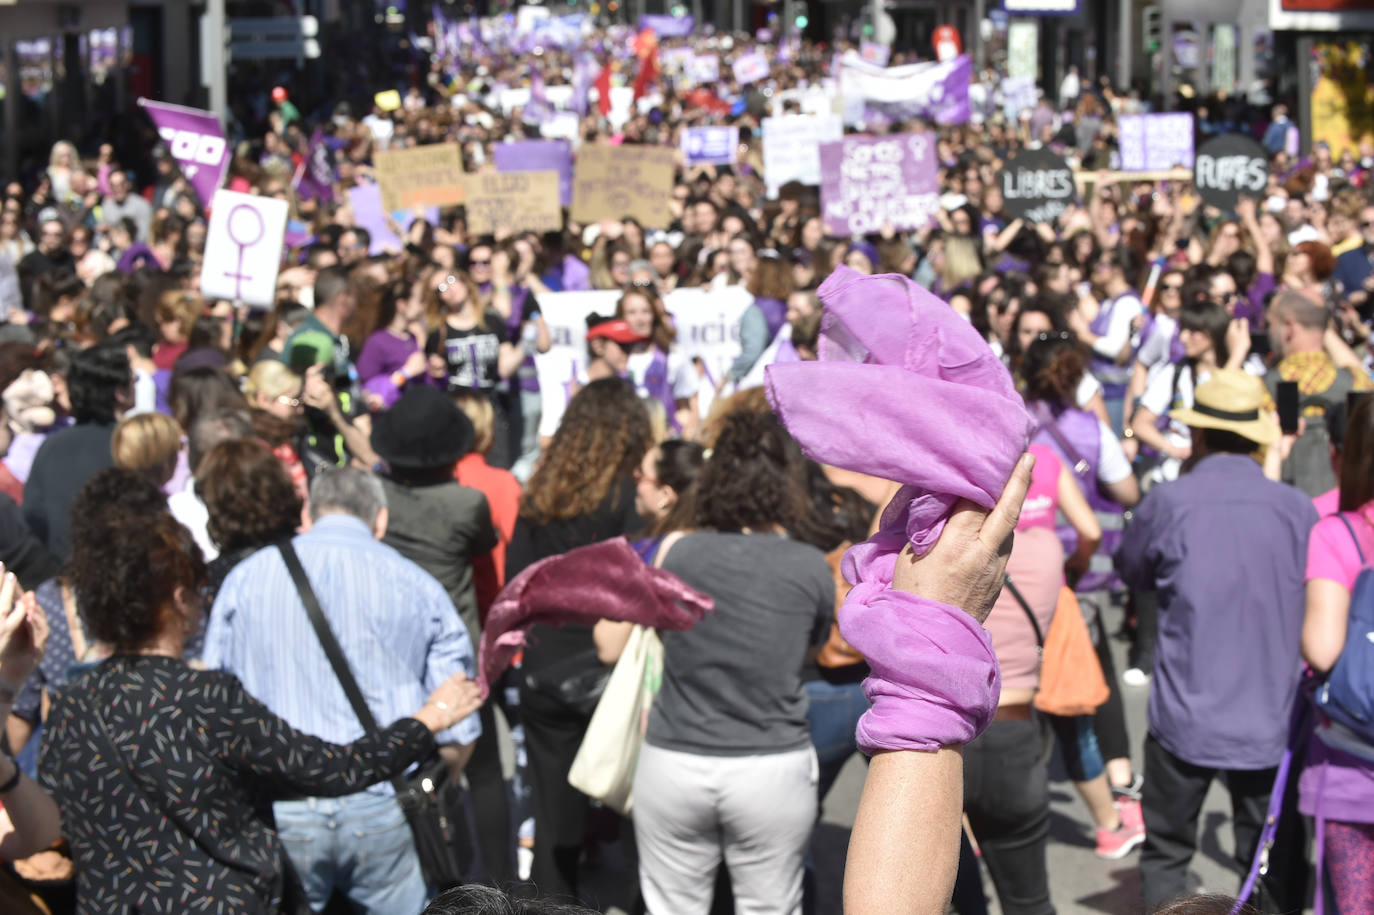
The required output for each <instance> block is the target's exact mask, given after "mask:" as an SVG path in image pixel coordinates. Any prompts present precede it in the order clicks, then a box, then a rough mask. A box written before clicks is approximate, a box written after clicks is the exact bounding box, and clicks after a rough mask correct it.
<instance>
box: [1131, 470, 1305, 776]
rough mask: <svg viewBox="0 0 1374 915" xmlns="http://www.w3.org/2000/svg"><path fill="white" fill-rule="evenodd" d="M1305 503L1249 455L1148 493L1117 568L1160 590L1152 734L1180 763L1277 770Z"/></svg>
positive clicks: (1298, 606)
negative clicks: (1265, 473) (1265, 474)
mask: <svg viewBox="0 0 1374 915" xmlns="http://www.w3.org/2000/svg"><path fill="white" fill-rule="evenodd" d="M1316 523H1317V510H1316V509H1315V508H1313V507H1312V500H1311V499H1309V498H1308V497H1307V496H1305V495H1303V493H1301V492H1300V491H1298V490H1297V489H1294V488H1293V487H1291V486H1288V485H1286V484H1283V483H1274V482H1271V481H1270V480H1267V479H1265V477H1264V473H1263V470H1262V469H1261V468H1260V465H1259V464H1258V463H1257V462H1256V461H1255V460H1254V459H1252V458H1250V457H1247V456H1245V455H1235V454H1214V455H1210V456H1208V457H1205V458H1203V459H1202V460H1201V461H1199V462H1198V464H1197V466H1196V467H1194V468H1193V470H1192V472H1191V473H1188V474H1186V475H1184V476H1182V477H1180V478H1179V479H1178V480H1176V481H1175V482H1172V483H1165V484H1163V485H1161V486H1157V487H1155V488H1154V489H1153V490H1151V491H1150V494H1149V495H1148V496H1147V497H1146V498H1145V501H1144V502H1142V503H1141V504H1140V507H1139V508H1138V509H1136V513H1135V520H1134V521H1133V522H1132V523H1131V525H1130V526H1128V527H1127V528H1126V533H1125V536H1124V537H1123V538H1122V541H1121V549H1119V550H1118V551H1117V553H1116V568H1117V571H1118V572H1120V573H1121V578H1122V579H1123V580H1124V581H1125V582H1126V584H1127V586H1128V587H1132V588H1136V589H1138V590H1141V591H1149V590H1157V591H1158V592H1159V642H1158V647H1157V648H1156V650H1155V671H1154V682H1153V688H1152V689H1151V691H1150V733H1151V734H1153V735H1154V737H1155V739H1156V740H1158V741H1159V742H1160V743H1161V744H1162V745H1163V746H1164V748H1165V749H1166V750H1168V751H1169V752H1170V753H1172V754H1174V755H1175V756H1177V757H1179V758H1180V759H1182V760H1184V761H1185V762H1189V763H1192V764H1193V765H1197V766H1208V767H1212V768H1218V769H1266V768H1269V767H1271V766H1276V765H1278V763H1279V760H1280V759H1281V758H1282V756H1283V751H1284V747H1285V745H1286V743H1287V739H1288V713H1289V711H1290V709H1291V708H1292V705H1293V697H1294V696H1295V695H1296V694H1297V688H1298V673H1299V671H1300V670H1301V666H1302V660H1301V658H1300V657H1299V655H1298V649H1299V645H1300V643H1301V637H1302V620H1303V612H1304V605H1305V593H1306V592H1305V586H1304V580H1305V578H1306V563H1307V540H1308V535H1309V534H1310V533H1311V530H1312V526H1313V525H1314V524H1316Z"/></svg>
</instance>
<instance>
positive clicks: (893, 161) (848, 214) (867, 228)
mask: <svg viewBox="0 0 1374 915" xmlns="http://www.w3.org/2000/svg"><path fill="white" fill-rule="evenodd" d="M937 158H938V156H937V154H936V151H935V135H934V134H933V133H926V132H919V133H902V134H891V135H889V136H881V137H873V136H863V135H857V134H856V135H853V136H848V137H845V138H844V139H843V140H840V141H838V142H834V143H822V144H821V215H822V217H823V218H824V220H825V231H826V233H827V234H830V235H834V236H836V237H838V238H849V237H850V236H853V235H868V234H871V233H873V232H877V231H880V230H881V229H882V227H883V224H884V223H890V224H891V225H892V227H893V228H894V229H896V230H897V231H898V232H905V231H909V230H912V229H920V228H924V227H925V226H927V225H930V224H931V223H933V222H934V221H935V213H936V211H937V210H938V209H939V208H940V176H939V168H938V164H937V161H936V160H937Z"/></svg>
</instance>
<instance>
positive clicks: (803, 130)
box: [763, 114, 844, 197]
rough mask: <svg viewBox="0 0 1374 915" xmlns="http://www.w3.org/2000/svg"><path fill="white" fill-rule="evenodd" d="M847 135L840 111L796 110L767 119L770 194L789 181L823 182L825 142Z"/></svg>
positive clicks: (765, 156) (765, 147)
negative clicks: (823, 150)
mask: <svg viewBox="0 0 1374 915" xmlns="http://www.w3.org/2000/svg"><path fill="white" fill-rule="evenodd" d="M843 136H844V120H843V119H842V118H841V117H840V116H839V115H836V114H829V115H816V114H796V115H788V116H784V117H778V118H764V119H763V178H764V181H765V182H766V183H767V184H768V196H769V197H777V196H778V189H779V188H780V187H782V186H783V185H784V184H786V183H787V182H789V181H800V182H801V183H802V184H810V185H818V184H820V183H821V144H822V143H831V142H835V141H837V140H839V139H841V138H842V137H843Z"/></svg>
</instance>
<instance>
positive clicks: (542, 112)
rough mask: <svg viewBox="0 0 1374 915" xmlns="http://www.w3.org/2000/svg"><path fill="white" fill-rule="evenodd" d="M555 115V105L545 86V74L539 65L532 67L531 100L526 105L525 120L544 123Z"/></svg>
mask: <svg viewBox="0 0 1374 915" xmlns="http://www.w3.org/2000/svg"><path fill="white" fill-rule="evenodd" d="M552 116H553V106H552V105H550V104H549V95H548V92H547V91H546V90H545V88H544V75H543V74H542V73H540V72H539V68H538V67H530V101H529V104H527V105H526V106H525V112H524V120H525V121H527V122H529V123H531V124H542V123H544V122H545V121H547V120H548V119H549V118H550V117H552Z"/></svg>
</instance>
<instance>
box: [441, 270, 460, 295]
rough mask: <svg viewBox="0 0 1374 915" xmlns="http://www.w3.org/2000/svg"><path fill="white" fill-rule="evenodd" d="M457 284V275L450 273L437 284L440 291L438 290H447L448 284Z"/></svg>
mask: <svg viewBox="0 0 1374 915" xmlns="http://www.w3.org/2000/svg"><path fill="white" fill-rule="evenodd" d="M457 285H458V277H456V276H454V275H453V274H451V273H450V274H449V275H448V276H447V277H445V278H444V281H443V282H442V283H440V284H439V291H440V292H448V290H449V287H450V286H457Z"/></svg>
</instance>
